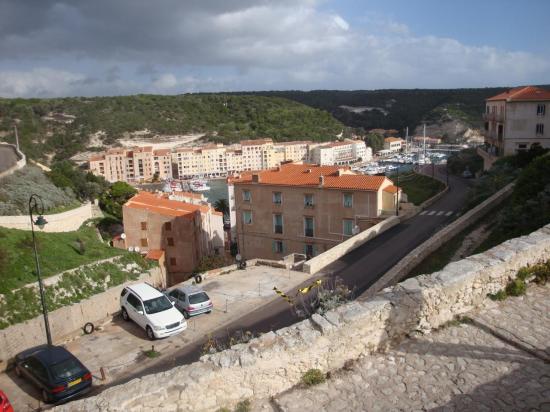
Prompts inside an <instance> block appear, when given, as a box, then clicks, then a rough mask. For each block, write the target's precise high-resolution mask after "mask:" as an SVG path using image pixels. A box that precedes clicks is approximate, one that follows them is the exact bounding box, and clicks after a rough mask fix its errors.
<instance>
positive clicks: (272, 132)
mask: <svg viewBox="0 0 550 412" xmlns="http://www.w3.org/2000/svg"><path fill="white" fill-rule="evenodd" d="M52 112H53V113H64V114H68V115H73V116H76V118H75V119H74V121H73V122H72V123H70V124H65V123H62V122H59V121H55V120H51V119H50V120H47V119H44V116H47V115H48V114H50V113H52ZM14 119H18V129H19V134H20V141H21V145H22V147H23V150H24V152H25V153H26V154H27V155H28V156H29V157H31V158H34V159H40V160H44V159H46V156H47V154H48V153H50V154H52V153H55V157H56V160H60V159H65V158H68V157H70V156H72V155H73V154H75V153H77V152H78V151H82V150H85V148H86V145H87V144H88V139H89V135H90V134H91V133H95V132H97V131H100V130H102V131H105V132H106V135H105V136H104V138H103V142H104V143H114V142H115V141H116V139H117V138H119V137H121V136H123V134H124V133H125V132H132V131H138V130H144V129H148V130H149V131H150V132H151V134H152V135H154V134H157V133H158V134H172V135H174V134H186V133H208V134H210V135H215V136H212V140H216V141H222V142H232V141H236V140H239V139H243V138H255V137H271V138H273V139H274V140H299V139H305V138H307V139H312V140H330V139H334V136H335V135H336V134H338V133H340V132H341V131H342V128H343V126H342V124H341V123H340V122H338V121H337V120H335V119H334V118H333V117H332V116H331V115H330V114H329V113H328V112H326V111H324V110H318V109H314V108H310V107H307V106H305V105H303V104H301V103H297V102H294V101H290V100H287V99H284V98H280V97H263V96H249V95H248V96H239V95H227V94H186V95H178V96H157V95H136V96H120V97H94V98H58V99H0V133H2V132H7V135H6V136H5V137H4V139H5V140H8V141H13V140H14V137H13V133H12V125H13V122H14ZM0 136H1V134H0Z"/></svg>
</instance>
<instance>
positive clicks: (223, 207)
mask: <svg viewBox="0 0 550 412" xmlns="http://www.w3.org/2000/svg"><path fill="white" fill-rule="evenodd" d="M214 209H215V210H217V211H218V212H222V213H223V214H224V216H228V215H229V203H227V199H223V198H222V199H218V200H216V202H215V203H214Z"/></svg>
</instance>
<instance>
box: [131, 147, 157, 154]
mask: <svg viewBox="0 0 550 412" xmlns="http://www.w3.org/2000/svg"><path fill="white" fill-rule="evenodd" d="M132 150H133V151H134V152H136V153H149V152H153V146H141V147H139V146H136V147H133V148H132Z"/></svg>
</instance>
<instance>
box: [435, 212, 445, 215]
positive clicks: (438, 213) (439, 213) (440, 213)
mask: <svg viewBox="0 0 550 412" xmlns="http://www.w3.org/2000/svg"><path fill="white" fill-rule="evenodd" d="M443 213H445V212H443V211H442V212H437V216H441V215H442V214H443Z"/></svg>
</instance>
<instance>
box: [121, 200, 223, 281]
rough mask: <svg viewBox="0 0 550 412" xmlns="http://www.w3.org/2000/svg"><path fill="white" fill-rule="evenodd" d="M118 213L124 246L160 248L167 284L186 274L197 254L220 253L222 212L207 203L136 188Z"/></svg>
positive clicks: (196, 260) (182, 277)
mask: <svg viewBox="0 0 550 412" xmlns="http://www.w3.org/2000/svg"><path fill="white" fill-rule="evenodd" d="M122 214H123V224H124V233H125V239H124V240H125V246H126V248H131V249H133V250H136V247H137V250H138V251H140V252H144V253H147V252H151V251H154V250H160V251H164V253H165V262H166V271H167V273H168V276H169V282H168V283H169V284H173V283H176V282H179V281H182V280H185V279H186V278H188V277H189V275H190V273H191V272H192V271H193V269H195V267H196V266H197V265H198V264H199V261H200V259H201V257H203V256H208V255H214V254H220V253H223V250H224V232H223V214H222V213H220V212H217V211H215V210H214V209H213V208H212V207H211V206H210V205H209V204H208V203H203V204H191V203H187V202H182V201H178V200H170V199H168V198H166V196H165V195H161V194H153V193H148V192H140V193H138V194H137V195H135V196H134V197H132V198H131V199H130V200H129V201H128V202H127V203H126V204H125V205H124V206H123V208H122Z"/></svg>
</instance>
